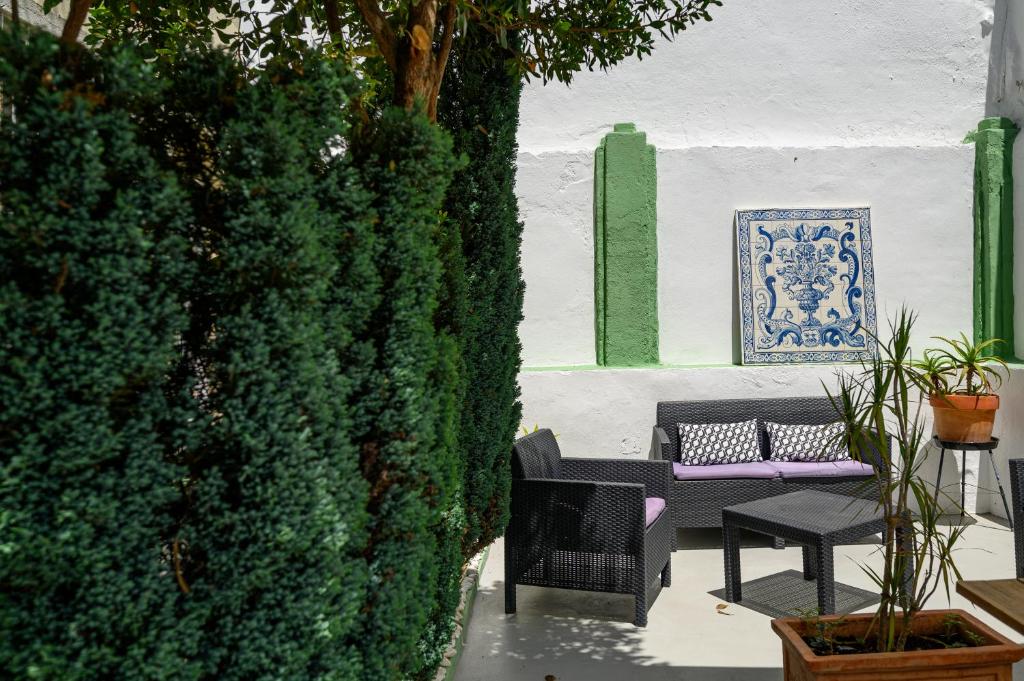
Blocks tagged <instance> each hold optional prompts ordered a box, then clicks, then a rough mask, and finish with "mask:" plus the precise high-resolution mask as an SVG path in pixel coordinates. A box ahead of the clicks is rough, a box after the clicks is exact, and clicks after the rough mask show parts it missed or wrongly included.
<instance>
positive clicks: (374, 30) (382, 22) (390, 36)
mask: <svg viewBox="0 0 1024 681" xmlns="http://www.w3.org/2000/svg"><path fill="white" fill-rule="evenodd" d="M355 4H356V8H357V9H358V10H359V13H360V14H361V15H362V16H363V21H365V22H366V25H367V26H368V27H369V29H370V33H371V34H373V38H374V40H376V41H377V47H378V48H380V53H381V56H383V57H384V62H385V63H386V64H387V65H388V68H390V69H391V70H392V72H394V71H396V70H397V68H398V49H397V40H396V39H395V32H394V31H393V30H392V28H391V25H390V24H388V20H387V17H386V16H384V13H383V12H382V11H381V10H380V7H379V6H378V5H377V1H376V0H355Z"/></svg>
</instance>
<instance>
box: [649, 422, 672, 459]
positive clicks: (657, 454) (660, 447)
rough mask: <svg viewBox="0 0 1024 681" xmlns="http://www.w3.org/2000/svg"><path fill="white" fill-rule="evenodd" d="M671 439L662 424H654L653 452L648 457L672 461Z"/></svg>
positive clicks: (652, 434)
mask: <svg viewBox="0 0 1024 681" xmlns="http://www.w3.org/2000/svg"><path fill="white" fill-rule="evenodd" d="M670 445H671V440H669V439H668V433H666V432H665V429H664V428H662V427H661V426H654V431H653V432H652V433H651V453H650V456H649V457H648V458H650V459H652V460H654V461H668V462H670V463H671V461H672V452H671V451H670V449H671V447H670Z"/></svg>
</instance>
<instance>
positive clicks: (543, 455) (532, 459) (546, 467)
mask: <svg viewBox="0 0 1024 681" xmlns="http://www.w3.org/2000/svg"><path fill="white" fill-rule="evenodd" d="M512 477H513V478H527V479H536V478H546V479H553V480H557V479H559V478H561V477H562V452H561V450H559V448H558V443H557V442H556V441H555V434H554V433H552V432H551V430H550V429H549V428H541V429H540V430H535V431H534V432H532V433H530V434H529V435H525V436H523V437H521V438H519V439H518V440H516V443H515V446H514V447H513V451H512Z"/></svg>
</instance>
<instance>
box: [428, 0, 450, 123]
mask: <svg viewBox="0 0 1024 681" xmlns="http://www.w3.org/2000/svg"><path fill="white" fill-rule="evenodd" d="M455 9H456V7H455V0H448V6H447V7H445V12H444V33H442V34H441V51H440V52H438V54H437V59H436V60H435V62H434V83H433V86H432V89H431V93H430V94H431V97H430V106H429V109H428V111H427V114H428V115H429V116H430V118H431V120H435V119H436V118H437V98H438V96H439V95H440V94H441V82H442V81H443V80H444V72H445V69H446V68H447V67H448V57H449V55H451V53H452V42H453V41H454V39H455V14H456V13H455Z"/></svg>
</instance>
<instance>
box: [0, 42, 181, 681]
mask: <svg viewBox="0 0 1024 681" xmlns="http://www.w3.org/2000/svg"><path fill="white" fill-rule="evenodd" d="M76 59H77V65H76V66H75V68H73V69H70V68H65V67H64V66H63V65H62V64H63V63H64V61H65V60H64V59H63V58H62V55H61V54H60V53H59V51H58V48H57V45H56V43H55V42H54V41H53V40H52V39H50V38H47V37H34V38H31V39H30V40H27V41H25V40H22V38H20V37H18V36H17V35H14V34H11V33H10V32H3V33H0V91H2V93H3V98H4V105H5V113H4V115H3V116H2V119H0V339H2V340H0V677H3V678H6V679H11V678H13V679H22V678H34V679H60V680H61V681H67V680H74V679H126V680H127V679H183V678H188V677H189V676H190V672H191V670H192V668H191V666H190V664H189V663H188V661H187V658H188V657H189V656H190V655H192V654H194V652H195V650H196V635H197V633H198V632H195V631H193V630H190V629H189V627H187V626H185V624H186V623H185V621H184V620H183V619H181V612H180V611H179V606H180V599H179V596H180V595H181V592H180V590H179V588H178V586H177V585H176V583H175V576H174V571H173V567H172V565H171V561H170V559H169V553H168V546H169V544H170V542H171V541H172V535H173V532H174V518H173V517H172V512H171V507H172V505H173V504H174V502H175V501H176V499H177V497H178V492H177V483H178V481H179V480H180V478H181V476H182V475H183V469H182V468H180V467H179V466H176V465H174V464H172V463H170V460H171V456H172V455H173V453H174V452H173V449H174V448H173V440H172V438H171V437H169V434H170V433H173V432H175V424H174V421H175V419H176V417H177V412H175V411H174V410H173V409H172V408H171V407H170V405H169V404H168V402H167V400H166V399H165V397H164V395H163V392H162V386H163V383H164V373H165V371H166V370H167V368H168V367H169V366H170V365H171V363H172V362H173V361H174V359H175V355H176V348H175V345H176V338H177V335H178V334H179V333H180V331H181V330H182V329H184V327H185V324H186V320H185V314H184V309H183V306H182V304H181V302H182V301H181V300H179V299H178V292H179V291H181V290H182V288H183V287H187V283H188V281H189V280H190V274H191V273H190V270H189V267H188V260H187V257H186V255H185V254H186V249H187V247H188V244H187V242H186V240H185V239H184V227H185V218H186V213H185V211H183V210H182V209H183V206H184V202H183V194H182V192H181V191H180V190H179V189H178V187H177V186H176V184H175V183H174V181H173V178H170V177H168V176H167V175H166V173H164V172H162V171H161V170H160V169H159V168H158V166H157V165H156V164H155V163H154V161H153V159H152V156H151V154H150V152H149V150H148V149H147V148H146V147H144V146H142V145H140V143H139V140H138V139H137V137H136V135H135V129H134V125H133V124H132V121H131V118H130V116H129V115H128V113H127V112H126V108H127V107H129V106H130V104H131V102H130V101H129V100H130V98H131V97H134V96H136V95H138V94H140V93H146V94H147V95H155V94H156V93H157V90H156V86H155V84H154V82H153V81H152V78H151V73H150V72H149V69H148V68H147V67H146V66H144V65H143V64H142V63H141V62H139V61H138V60H137V59H134V58H133V57H132V56H131V55H130V54H128V53H118V54H113V55H110V56H109V57H108V58H106V59H102V60H94V59H92V58H90V57H89V56H88V55H85V54H79V55H77V58H76ZM12 110H13V112H14V113H15V115H14V116H13V117H12V115H11V112H12Z"/></svg>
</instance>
